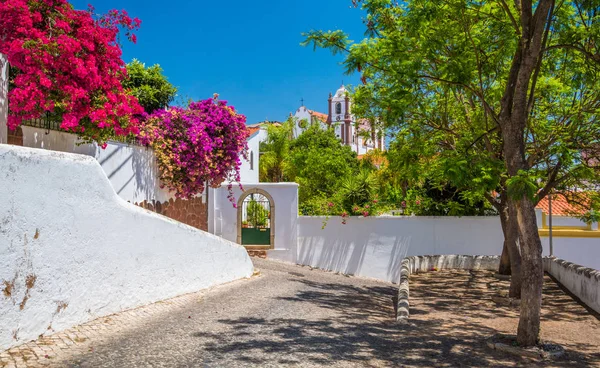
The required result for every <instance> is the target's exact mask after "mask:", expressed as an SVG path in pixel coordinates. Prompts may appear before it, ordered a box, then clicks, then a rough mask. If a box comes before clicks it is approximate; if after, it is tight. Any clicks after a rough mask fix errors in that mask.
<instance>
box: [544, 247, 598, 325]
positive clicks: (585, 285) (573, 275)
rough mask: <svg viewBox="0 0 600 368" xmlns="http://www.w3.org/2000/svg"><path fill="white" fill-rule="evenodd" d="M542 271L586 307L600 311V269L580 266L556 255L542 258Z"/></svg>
mask: <svg viewBox="0 0 600 368" xmlns="http://www.w3.org/2000/svg"><path fill="white" fill-rule="evenodd" d="M544 271H546V272H548V273H549V274H550V275H552V277H554V278H555V279H556V280H557V281H558V282H559V283H560V284H561V285H563V286H564V287H565V288H567V289H568V290H569V291H570V292H571V293H573V294H574V295H576V296H577V297H578V298H579V299H581V301H582V302H584V303H585V304H586V305H587V306H588V307H590V308H592V309H593V310H595V311H596V312H598V313H600V271H599V270H598V269H591V268H586V267H582V266H580V265H578V264H575V263H573V262H568V261H565V260H562V259H560V258H556V257H545V258H544Z"/></svg>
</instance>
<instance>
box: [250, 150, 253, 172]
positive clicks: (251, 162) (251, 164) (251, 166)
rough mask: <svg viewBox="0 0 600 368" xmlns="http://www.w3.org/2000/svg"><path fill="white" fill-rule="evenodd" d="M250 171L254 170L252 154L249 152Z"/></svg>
mask: <svg viewBox="0 0 600 368" xmlns="http://www.w3.org/2000/svg"><path fill="white" fill-rule="evenodd" d="M250 170H254V152H252V151H250Z"/></svg>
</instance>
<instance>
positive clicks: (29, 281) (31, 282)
mask: <svg viewBox="0 0 600 368" xmlns="http://www.w3.org/2000/svg"><path fill="white" fill-rule="evenodd" d="M35 280H37V276H36V275H33V274H29V275H27V277H26V278H25V287H26V288H27V290H26V291H25V296H24V297H23V300H22V301H21V304H19V309H20V310H23V309H25V304H27V301H28V300H29V296H30V292H31V289H33V287H34V286H35Z"/></svg>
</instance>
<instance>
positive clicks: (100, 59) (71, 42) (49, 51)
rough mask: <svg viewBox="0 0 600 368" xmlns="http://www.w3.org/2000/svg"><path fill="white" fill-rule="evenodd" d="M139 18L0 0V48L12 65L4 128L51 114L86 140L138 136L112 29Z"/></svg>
mask: <svg viewBox="0 0 600 368" xmlns="http://www.w3.org/2000/svg"><path fill="white" fill-rule="evenodd" d="M139 26H140V21H139V20H138V19H132V18H130V17H129V16H128V15H127V13H126V12H125V11H116V10H112V11H110V12H109V13H108V14H107V15H105V16H101V17H96V16H95V15H94V9H93V8H91V7H90V8H89V9H88V10H87V11H84V10H75V9H74V8H73V6H72V5H71V4H69V3H68V2H67V1H66V0H2V1H0V53H3V54H5V55H6V56H7V58H8V63H9V65H10V67H11V71H12V72H11V75H12V76H14V78H13V79H12V80H11V81H10V83H11V89H10V91H9V95H8V100H9V110H10V113H9V117H8V126H9V128H10V129H15V128H16V127H17V126H19V125H20V124H22V122H23V120H28V119H35V118H39V117H43V116H46V115H47V114H48V115H51V116H53V117H57V118H60V119H61V121H62V123H61V128H63V129H66V130H69V131H72V132H75V133H77V134H79V135H80V136H81V137H83V138H84V139H86V140H87V141H90V140H94V141H98V142H100V143H102V142H105V141H106V140H107V139H108V138H110V137H111V136H114V135H129V134H136V133H137V132H138V130H139V120H138V118H137V117H136V115H137V114H140V113H142V112H143V109H142V107H140V105H139V104H138V102H137V99H136V98H135V97H133V96H132V95H130V94H128V93H127V92H126V91H125V90H124V89H123V87H122V85H121V82H122V81H123V80H124V78H126V70H125V64H124V62H123V61H122V60H121V48H120V46H119V44H118V39H117V37H118V34H119V32H120V31H121V30H124V31H125V33H126V35H127V37H128V38H129V39H130V40H131V41H133V42H135V35H134V34H132V33H131V32H132V31H133V30H135V29H138V28H139Z"/></svg>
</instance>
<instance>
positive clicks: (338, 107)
mask: <svg viewBox="0 0 600 368" xmlns="http://www.w3.org/2000/svg"><path fill="white" fill-rule="evenodd" d="M335 113H336V114H341V113H342V103H341V102H338V103H336V104H335Z"/></svg>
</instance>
